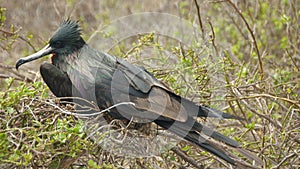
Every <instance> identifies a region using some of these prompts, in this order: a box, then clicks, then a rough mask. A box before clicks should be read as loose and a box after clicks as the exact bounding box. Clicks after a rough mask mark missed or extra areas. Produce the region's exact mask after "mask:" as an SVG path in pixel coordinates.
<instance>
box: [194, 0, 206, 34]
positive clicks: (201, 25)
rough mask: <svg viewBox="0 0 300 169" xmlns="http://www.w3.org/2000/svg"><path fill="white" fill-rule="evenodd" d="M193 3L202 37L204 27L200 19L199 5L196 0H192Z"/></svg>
mask: <svg viewBox="0 0 300 169" xmlns="http://www.w3.org/2000/svg"><path fill="white" fill-rule="evenodd" d="M194 2H195V4H196V9H197V15H198V21H199V25H200V29H201V32H202V38H203V39H204V28H203V24H202V19H201V14H200V7H199V5H198V2H197V0H194Z"/></svg>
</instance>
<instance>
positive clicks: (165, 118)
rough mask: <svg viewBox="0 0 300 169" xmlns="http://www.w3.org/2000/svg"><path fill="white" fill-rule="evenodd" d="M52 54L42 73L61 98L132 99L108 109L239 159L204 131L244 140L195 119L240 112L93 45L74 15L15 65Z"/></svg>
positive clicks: (106, 103)
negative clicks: (175, 87)
mask: <svg viewBox="0 0 300 169" xmlns="http://www.w3.org/2000/svg"><path fill="white" fill-rule="evenodd" d="M49 54H51V55H52V56H51V64H50V63H43V64H42V65H41V66H40V72H41V75H42V77H43V79H44V81H45V82H46V84H47V85H48V86H49V88H50V90H51V91H52V92H53V93H54V94H55V95H56V96H57V97H70V96H79V97H82V98H84V99H87V100H90V101H95V102H96V103H97V104H98V107H99V108H100V109H105V108H108V107H110V106H113V105H115V104H118V103H122V102H131V103H132V104H127V105H125V104H123V105H121V106H118V107H116V108H114V109H112V110H111V111H110V112H109V114H110V115H111V116H112V117H113V118H117V119H128V120H130V119H132V118H133V119H141V120H146V121H152V122H154V123H156V124H157V125H159V126H161V127H163V128H165V129H168V130H169V131H171V132H173V133H175V134H176V135H178V136H180V137H182V138H184V139H186V140H187V141H189V142H191V143H194V144H196V145H198V146H199V147H201V148H202V149H204V150H206V151H208V152H210V153H212V154H214V155H216V156H218V157H219V158H221V159H223V160H225V161H227V162H228V163H230V164H233V165H234V164H235V161H234V160H233V159H232V158H230V157H229V156H228V155H226V154H225V153H224V152H223V151H222V150H220V149H219V148H217V147H215V146H214V145H211V144H209V143H208V142H206V141H205V138H204V137H203V134H204V135H207V136H209V137H211V138H214V139H216V140H218V141H221V142H223V143H225V144H227V145H229V146H231V147H239V146H240V145H239V143H237V142H236V141H234V140H232V139H230V138H228V137H226V136H224V135H222V134H220V133H218V132H215V131H213V130H212V129H210V128H208V127H205V126H203V125H202V124H200V123H199V122H197V121H196V120H195V118H196V117H216V118H238V117H235V116H232V115H229V114H226V113H222V112H221V111H218V110H215V109H212V108H209V107H207V106H199V105H196V104H195V103H194V102H192V101H189V100H187V99H185V98H183V97H181V96H178V95H176V94H175V93H173V92H172V91H171V90H170V89H169V88H168V87H166V86H165V85H164V84H162V83H160V82H159V81H158V80H157V79H156V78H155V77H154V76H153V75H152V74H151V73H149V72H148V71H147V70H145V69H144V68H143V67H139V66H136V65H133V64H130V63H128V62H127V61H125V60H122V59H120V58H116V57H114V56H111V55H109V54H106V53H103V52H100V51H97V50H95V49H93V48H91V47H90V46H89V45H88V44H86V43H85V41H84V40H83V39H82V37H81V30H80V28H79V25H78V23H77V22H74V21H71V20H69V19H68V20H65V21H63V22H62V23H61V25H60V27H59V28H58V29H57V30H56V32H55V33H54V35H53V36H52V38H51V39H50V41H49V44H48V45H47V46H45V47H44V48H43V49H41V50H40V51H38V52H37V53H34V54H32V55H30V56H28V57H25V58H21V59H19V60H18V61H17V63H16V68H17V69H18V67H20V66H21V65H22V64H24V63H26V62H30V61H32V60H35V59H38V58H41V57H43V56H46V55H49Z"/></svg>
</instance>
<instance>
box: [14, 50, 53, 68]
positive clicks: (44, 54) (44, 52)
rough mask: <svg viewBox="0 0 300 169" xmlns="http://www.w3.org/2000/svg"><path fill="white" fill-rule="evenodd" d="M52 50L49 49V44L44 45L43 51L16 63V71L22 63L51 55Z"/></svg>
mask: <svg viewBox="0 0 300 169" xmlns="http://www.w3.org/2000/svg"><path fill="white" fill-rule="evenodd" d="M53 50H54V48H53V47H51V46H50V45H49V44H48V45H46V46H45V47H44V48H43V49H41V50H40V51H38V52H36V53H34V54H32V55H29V56H27V57H24V58H21V59H19V60H18V61H17V63H16V69H18V68H19V67H20V66H21V65H23V64H24V63H27V62H30V61H33V60H36V59H38V58H41V57H43V56H46V55H49V54H50V53H52V52H53Z"/></svg>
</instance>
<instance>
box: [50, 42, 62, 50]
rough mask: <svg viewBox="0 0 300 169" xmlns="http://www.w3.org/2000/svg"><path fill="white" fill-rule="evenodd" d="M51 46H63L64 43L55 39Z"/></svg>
mask: <svg viewBox="0 0 300 169" xmlns="http://www.w3.org/2000/svg"><path fill="white" fill-rule="evenodd" d="M51 46H53V47H54V48H63V47H64V44H63V42H62V41H56V42H54V43H53V44H52V45H51Z"/></svg>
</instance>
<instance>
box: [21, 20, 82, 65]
mask: <svg viewBox="0 0 300 169" xmlns="http://www.w3.org/2000/svg"><path fill="white" fill-rule="evenodd" d="M84 44H85V42H84V40H83V39H82V37H81V30H80V28H79V25H78V23H77V22H74V21H71V20H69V19H68V20H65V21H63V22H62V23H61V25H60V27H59V28H58V29H57V30H56V32H55V33H54V35H53V36H52V38H51V39H50V41H49V43H48V44H47V45H46V46H45V47H44V48H43V49H41V50H40V51H38V52H36V53H34V54H32V55H29V56H27V57H24V58H21V59H19V60H18V61H17V63H16V69H18V68H19V67H20V66H21V65H23V64H24V63H27V62H30V61H33V60H36V59H38V58H41V57H43V56H46V55H49V54H52V58H51V59H52V61H54V60H55V59H58V58H62V57H67V56H68V55H70V54H72V53H74V52H76V51H77V50H79V49H80V48H81V47H82V46H83V45H84ZM62 59H63V58H62Z"/></svg>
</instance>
